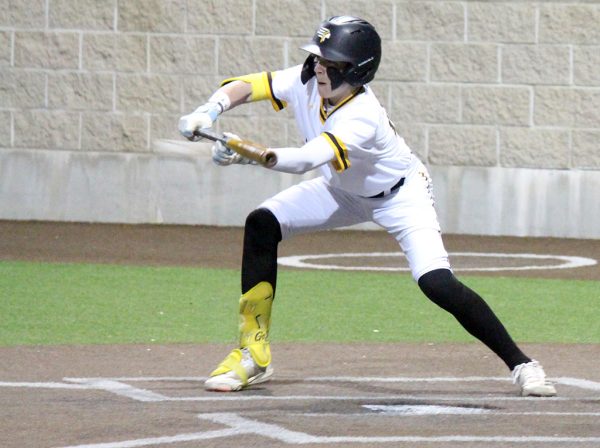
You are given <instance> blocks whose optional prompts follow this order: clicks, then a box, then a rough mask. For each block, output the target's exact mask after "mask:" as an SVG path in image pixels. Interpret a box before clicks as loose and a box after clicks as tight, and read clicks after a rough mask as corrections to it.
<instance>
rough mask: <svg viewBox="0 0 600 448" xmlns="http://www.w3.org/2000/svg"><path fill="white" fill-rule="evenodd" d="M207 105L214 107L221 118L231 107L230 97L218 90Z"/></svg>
mask: <svg viewBox="0 0 600 448" xmlns="http://www.w3.org/2000/svg"><path fill="white" fill-rule="evenodd" d="M207 104H209V105H211V106H212V107H214V108H215V110H216V112H217V116H219V115H221V114H222V113H223V112H225V111H226V110H228V109H229V108H230V107H231V100H230V99H229V95H227V94H226V93H225V92H223V91H221V90H217V91H216V92H215V93H213V94H212V96H211V97H210V98H209V99H208V101H207Z"/></svg>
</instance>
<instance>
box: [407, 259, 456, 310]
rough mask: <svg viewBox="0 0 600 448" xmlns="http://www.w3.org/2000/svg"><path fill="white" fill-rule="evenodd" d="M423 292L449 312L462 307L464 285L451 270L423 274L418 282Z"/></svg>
mask: <svg viewBox="0 0 600 448" xmlns="http://www.w3.org/2000/svg"><path fill="white" fill-rule="evenodd" d="M418 284H419V288H421V291H423V293H424V294H425V295H426V296H427V297H428V298H429V300H431V301H432V302H434V303H435V304H436V305H438V306H440V307H442V308H443V309H445V310H447V311H452V310H453V308H455V307H457V306H460V301H461V298H462V296H463V294H462V293H463V288H464V286H463V284H462V283H461V282H459V281H458V280H457V278H456V277H455V276H454V274H452V271H450V270H449V269H435V270H433V271H430V272H427V273H426V274H423V275H422V276H421V277H420V278H419V281H418Z"/></svg>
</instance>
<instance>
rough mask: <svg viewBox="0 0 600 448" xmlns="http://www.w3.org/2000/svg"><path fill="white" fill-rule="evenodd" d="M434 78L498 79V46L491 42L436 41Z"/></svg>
mask: <svg viewBox="0 0 600 448" xmlns="http://www.w3.org/2000/svg"><path fill="white" fill-rule="evenodd" d="M430 62H431V80H432V81H450V82H467V83H468V82H484V83H495V82H497V81H498V49H497V46H496V45H488V44H467V45H465V44H433V45H432V47H431V60H430Z"/></svg>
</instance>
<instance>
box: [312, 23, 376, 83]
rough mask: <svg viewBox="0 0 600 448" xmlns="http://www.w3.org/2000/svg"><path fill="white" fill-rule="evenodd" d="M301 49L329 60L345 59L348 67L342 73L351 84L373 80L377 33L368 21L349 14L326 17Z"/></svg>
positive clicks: (341, 60)
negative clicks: (309, 40) (310, 39)
mask: <svg viewBox="0 0 600 448" xmlns="http://www.w3.org/2000/svg"><path fill="white" fill-rule="evenodd" d="M302 49H303V50H306V51H308V52H309V53H311V54H312V55H316V56H319V57H322V58H324V59H327V60H329V61H335V62H346V63H347V64H348V66H347V67H346V68H345V69H344V70H343V71H342V73H341V74H342V76H343V78H344V80H345V81H346V82H347V83H348V84H350V85H352V86H360V85H363V84H366V83H368V82H370V81H372V80H373V78H374V77H375V72H376V71H377V68H378V67H379V62H380V61H381V38H380V37H379V34H377V31H375V28H374V27H373V25H371V24H370V23H369V22H367V21H366V20H363V19H360V18H358V17H352V16H335V17H331V18H329V19H327V20H325V21H324V22H322V23H321V25H319V28H318V29H317V31H316V33H315V35H314V36H313V38H312V41H311V42H310V43H309V44H307V45H304V46H303V47H302ZM307 63H308V60H307ZM306 65H307V64H306V63H305V68H307V67H306ZM313 74H314V72H313ZM307 75H309V74H306V75H305V76H304V77H305V78H306V76H307ZM310 77H311V76H309V78H310ZM303 81H304V79H303ZM306 81H308V79H306ZM306 81H304V82H306Z"/></svg>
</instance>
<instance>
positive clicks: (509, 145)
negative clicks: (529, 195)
mask: <svg viewBox="0 0 600 448" xmlns="http://www.w3.org/2000/svg"><path fill="white" fill-rule="evenodd" d="M500 164H501V166H504V167H511V168H556V169H564V168H568V167H569V132H568V131H562V130H555V129H531V128H503V129H502V130H501V131H500Z"/></svg>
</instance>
